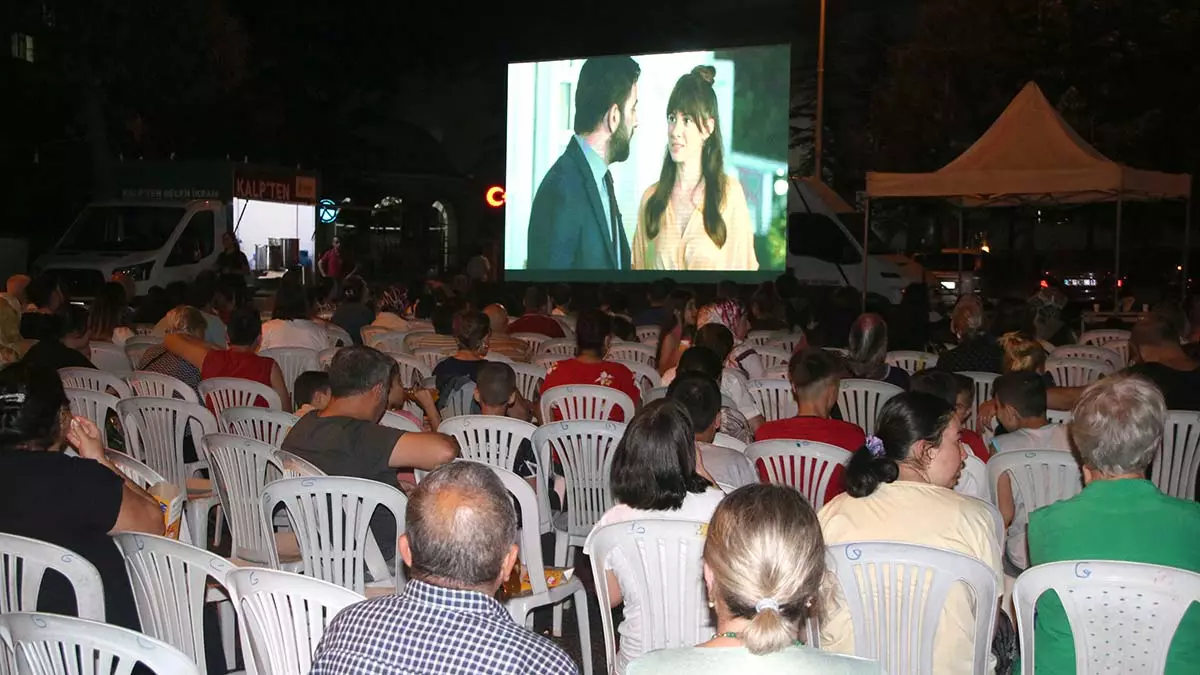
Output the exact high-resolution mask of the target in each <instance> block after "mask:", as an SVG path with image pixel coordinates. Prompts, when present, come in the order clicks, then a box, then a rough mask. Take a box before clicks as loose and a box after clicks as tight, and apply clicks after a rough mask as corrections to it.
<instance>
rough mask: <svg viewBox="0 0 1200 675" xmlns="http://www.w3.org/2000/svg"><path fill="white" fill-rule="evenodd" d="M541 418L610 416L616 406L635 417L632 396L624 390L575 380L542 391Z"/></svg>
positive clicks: (603, 419)
mask: <svg viewBox="0 0 1200 675" xmlns="http://www.w3.org/2000/svg"><path fill="white" fill-rule="evenodd" d="M541 406H542V420H543V421H550V420H553V419H555V416H554V413H555V411H557V412H558V415H559V416H558V419H562V420H593V421H605V420H608V419H609V418H610V417H611V415H612V411H613V408H620V409H621V412H622V413H623V414H624V415H625V417H624V419H625V420H630V419H632V418H633V413H634V407H633V400H632V399H630V398H629V396H628V395H626V394H625V393H624V392H622V391H619V390H617V389H613V388H612V387H602V386H600V385H598V384H572V385H568V386H562V387H551V388H550V389H547V390H546V391H545V392H543V393H542V402H541Z"/></svg>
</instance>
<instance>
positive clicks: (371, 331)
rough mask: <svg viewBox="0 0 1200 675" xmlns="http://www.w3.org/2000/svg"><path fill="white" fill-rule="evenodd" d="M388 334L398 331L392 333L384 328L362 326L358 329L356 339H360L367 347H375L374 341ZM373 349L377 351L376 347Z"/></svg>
mask: <svg viewBox="0 0 1200 675" xmlns="http://www.w3.org/2000/svg"><path fill="white" fill-rule="evenodd" d="M389 332H399V331H392V330H391V329H390V328H387V327H385V326H363V327H362V328H360V329H358V337H360V338H362V343H363V344H364V345H366V346H368V347H375V341H376V339H378V338H379V337H380V336H383V335H387V334H388V333H389ZM375 348H376V349H379V348H378V347H375ZM380 351H383V350H380Z"/></svg>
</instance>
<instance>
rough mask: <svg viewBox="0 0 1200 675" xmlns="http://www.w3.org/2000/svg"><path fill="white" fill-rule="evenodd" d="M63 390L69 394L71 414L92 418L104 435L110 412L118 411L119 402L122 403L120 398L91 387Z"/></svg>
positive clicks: (68, 400)
mask: <svg viewBox="0 0 1200 675" xmlns="http://www.w3.org/2000/svg"><path fill="white" fill-rule="evenodd" d="M63 392H64V393H66V395H67V402H68V404H69V405H70V406H71V414H72V415H78V416H80V417H86V418H87V419H89V420H91V421H92V422H93V423H95V425H96V428H98V429H100V433H101V435H102V436H103V435H104V433H105V432H104V427H105V426H106V424H107V422H108V414H109V412H110V411H111V412H114V413H115V412H116V411H117V403H120V399H118V398H117V397H116V396H112V395H110V394H102V393H100V392H98V391H92V390H90V389H71V388H64V389H63Z"/></svg>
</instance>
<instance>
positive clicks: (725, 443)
mask: <svg viewBox="0 0 1200 675" xmlns="http://www.w3.org/2000/svg"><path fill="white" fill-rule="evenodd" d="M713 445H719V446H721V447H722V448H729V449H730V450H737V451H738V452H741V453H745V452H746V448H748V447H749V446H748V445H746V444H745V443H743V442H742V441H740V440H738V439H736V438H734V437H733V436H730V435H729V434H726V433H722V432H720V431H718V432H717V435H716V436H715V437H713Z"/></svg>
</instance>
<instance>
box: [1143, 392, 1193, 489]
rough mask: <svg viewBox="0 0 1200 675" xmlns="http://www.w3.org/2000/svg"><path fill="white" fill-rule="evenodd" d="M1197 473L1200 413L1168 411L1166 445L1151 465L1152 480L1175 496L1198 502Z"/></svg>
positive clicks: (1160, 449) (1159, 487)
mask: <svg viewBox="0 0 1200 675" xmlns="http://www.w3.org/2000/svg"><path fill="white" fill-rule="evenodd" d="M1197 472H1200V413H1198V412H1194V411H1191V410H1168V411H1167V424H1166V429H1165V430H1164V433H1163V444H1162V447H1161V448H1159V449H1158V453H1157V454H1156V455H1155V456H1154V463H1153V464H1151V465H1150V480H1151V481H1153V482H1154V484H1155V485H1157V486H1158V489H1159V490H1162V491H1163V492H1164V493H1166V494H1169V495H1171V496H1172V497H1178V498H1179V499H1184V500H1187V501H1195V499H1196V474H1197Z"/></svg>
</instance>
